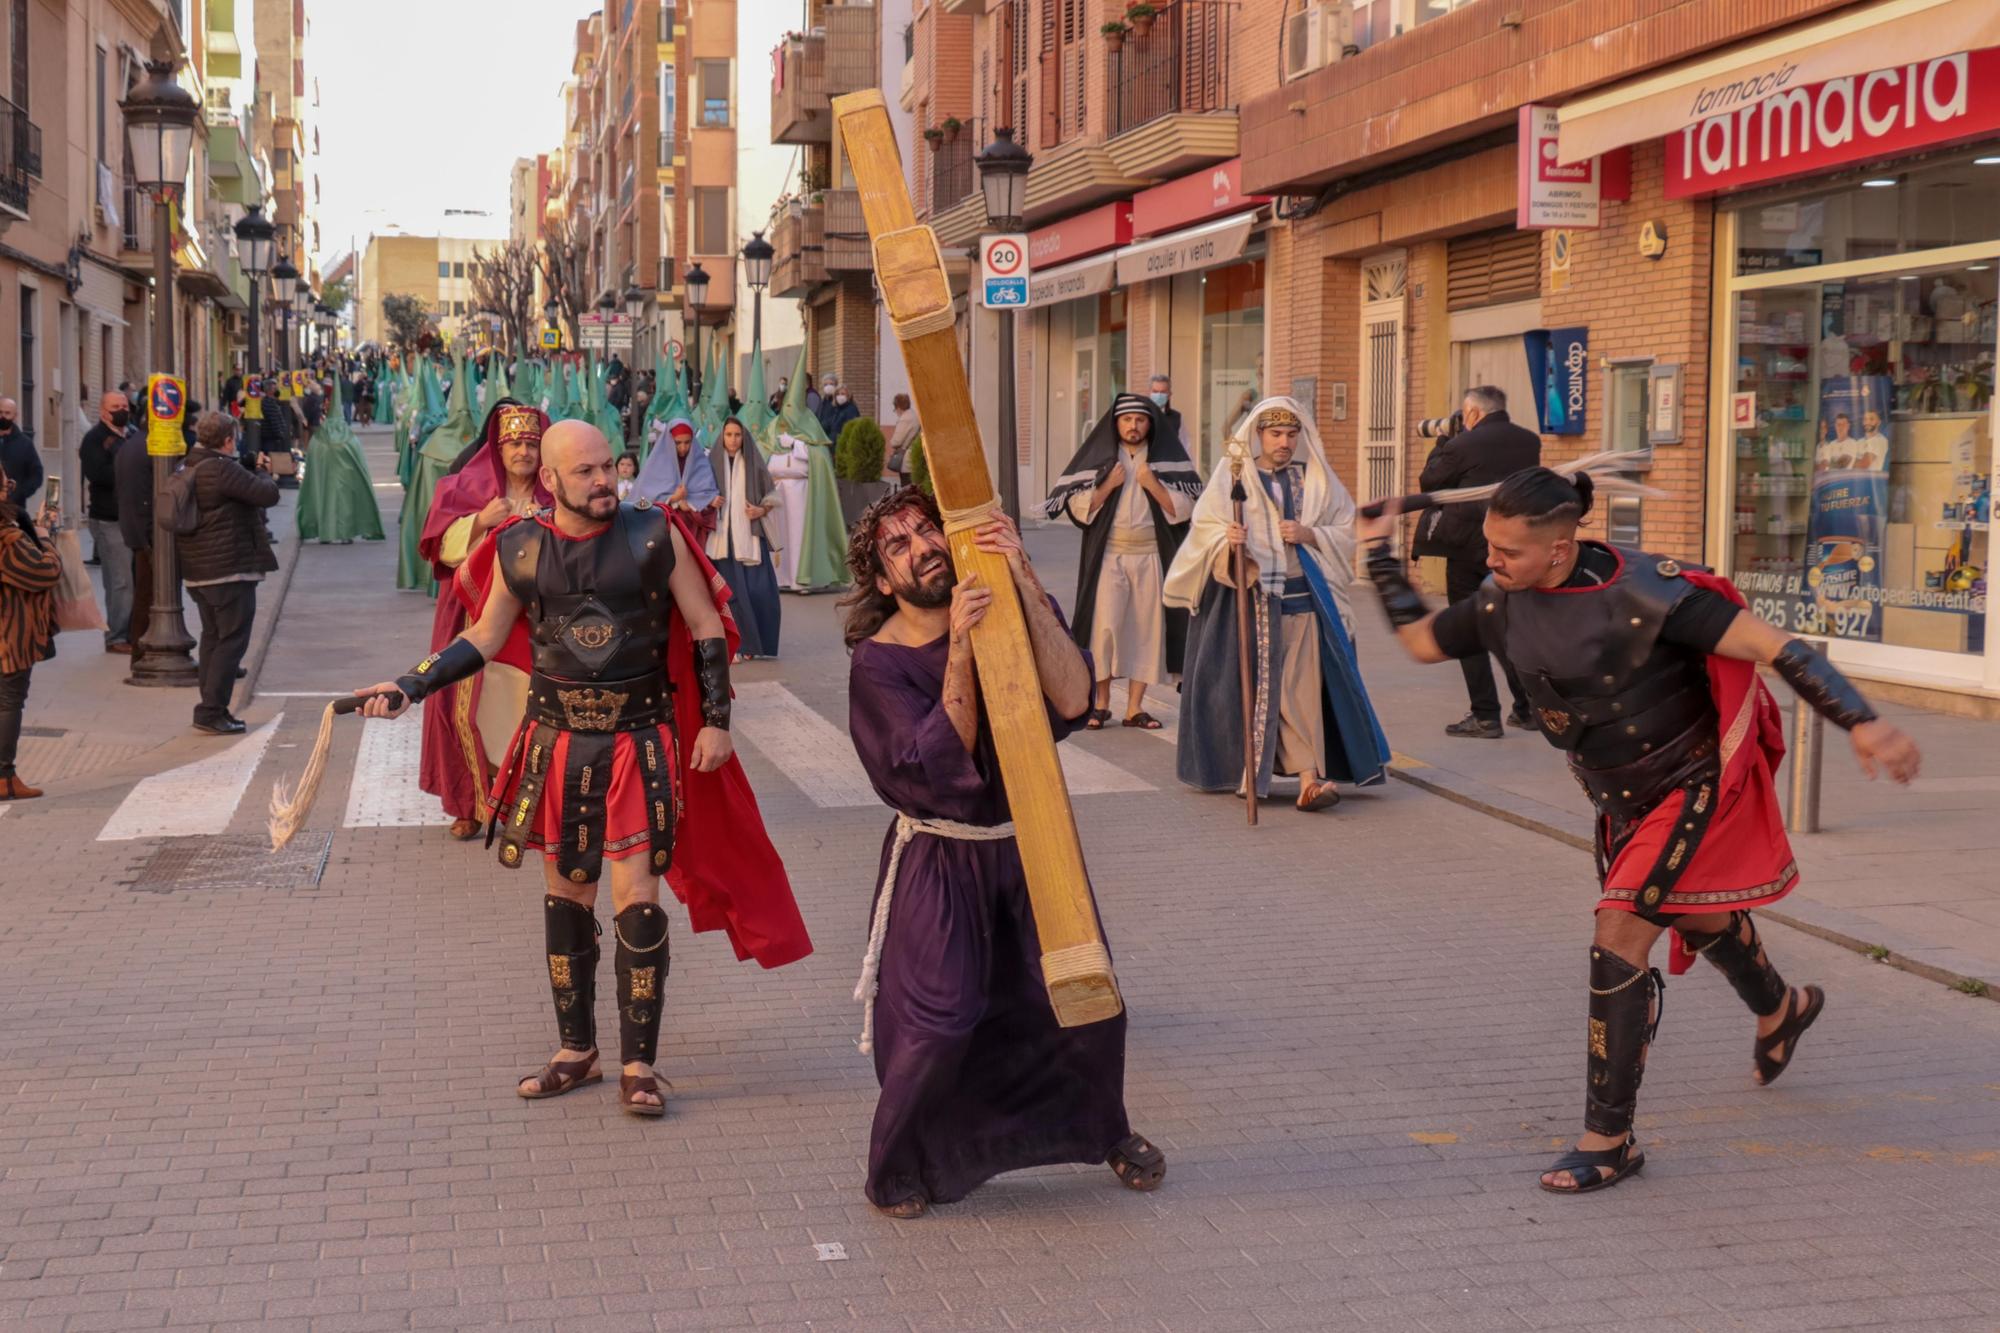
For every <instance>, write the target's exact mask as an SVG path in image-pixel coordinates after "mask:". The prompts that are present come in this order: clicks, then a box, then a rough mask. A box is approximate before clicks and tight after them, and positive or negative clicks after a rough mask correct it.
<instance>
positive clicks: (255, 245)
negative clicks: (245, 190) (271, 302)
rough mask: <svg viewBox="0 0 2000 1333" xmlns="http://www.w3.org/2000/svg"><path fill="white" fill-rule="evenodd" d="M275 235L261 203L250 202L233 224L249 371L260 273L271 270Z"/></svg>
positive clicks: (254, 359)
mask: <svg viewBox="0 0 2000 1333" xmlns="http://www.w3.org/2000/svg"><path fill="white" fill-rule="evenodd" d="M277 234H278V229H277V228H276V227H274V226H273V225H271V220H270V219H269V218H267V217H265V216H264V206H263V205H262V204H252V205H250V207H248V208H246V209H245V210H243V220H242V221H241V222H238V223H237V224H236V251H237V262H239V263H240V264H242V266H243V273H244V276H246V277H248V278H249V279H250V360H249V363H248V365H247V366H245V370H246V371H247V372H249V373H251V374H254V373H256V370H257V312H258V304H259V298H260V297H261V295H262V293H263V287H264V275H265V274H266V273H269V272H270V271H271V250H272V248H273V247H274V246H275V245H276V244H277V241H276V237H277Z"/></svg>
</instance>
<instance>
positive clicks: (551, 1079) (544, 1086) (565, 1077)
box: [514, 1051, 604, 1102]
mask: <svg viewBox="0 0 2000 1333" xmlns="http://www.w3.org/2000/svg"><path fill="white" fill-rule="evenodd" d="M596 1064H597V1052H596V1051H592V1052H591V1053H590V1055H589V1056H588V1057H587V1058H585V1059H582V1060H551V1061H549V1062H548V1063H547V1064H545V1065H543V1066H542V1067H541V1069H540V1070H539V1071H538V1072H536V1073H533V1074H526V1075H523V1076H522V1078H521V1081H520V1082H519V1083H517V1084H515V1085H514V1091H515V1092H518V1093H519V1094H521V1096H523V1097H525V1098H527V1099H528V1100H529V1101H531V1102H536V1101H540V1100H541V1099H542V1098H544V1097H560V1096H562V1095H563V1094H564V1093H565V1092H574V1091H575V1090H576V1089H578V1088H581V1087H585V1086H588V1085H589V1084H592V1083H602V1082H603V1081H604V1072H603V1071H602V1070H600V1069H597V1068H595V1066H596ZM529 1079H533V1080H535V1087H536V1091H534V1092H530V1091H528V1080H529Z"/></svg>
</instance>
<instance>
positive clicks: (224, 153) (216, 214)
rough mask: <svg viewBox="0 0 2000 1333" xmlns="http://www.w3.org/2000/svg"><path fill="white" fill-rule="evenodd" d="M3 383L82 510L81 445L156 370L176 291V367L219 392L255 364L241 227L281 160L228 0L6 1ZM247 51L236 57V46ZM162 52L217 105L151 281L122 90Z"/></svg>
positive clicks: (150, 244)
mask: <svg viewBox="0 0 2000 1333" xmlns="http://www.w3.org/2000/svg"><path fill="white" fill-rule="evenodd" d="M0 48H4V59H0V68H4V69H6V70H9V71H11V74H10V75H9V76H8V78H7V83H6V87H5V88H4V90H0V91H4V96H0V393H4V394H5V395H6V396H8V397H11V398H14V399H15V400H16V401H17V402H18V403H19V405H20V420H21V423H22V424H23V426H25V427H26V428H27V429H29V430H32V431H33V432H34V433H35V437H36V444H37V446H38V447H39V448H40V449H41V451H42V454H43V461H44V466H45V468H46V470H47V471H48V473H49V474H51V475H52V476H58V477H62V478H64V480H65V484H64V487H63V492H64V493H63V502H64V509H65V512H66V513H67V514H68V515H69V516H71V517H75V516H76V515H77V514H79V513H80V512H81V508H80V506H81V487H80V486H78V485H77V484H76V481H77V477H78V473H77V468H76V450H77V445H78V443H79V441H80V439H81V437H82V434H83V432H84V431H85V430H87V429H88V427H89V425H90V424H91V422H92V421H94V419H95V416H96V400H97V398H98V397H99V396H100V395H101V394H102V393H103V392H104V391H105V390H106V389H107V388H113V387H116V386H117V385H118V384H120V383H122V382H126V381H133V382H137V381H141V380H143V379H144V377H145V375H146V374H147V373H148V372H149V371H151V370H154V369H157V368H159V367H158V366H157V365H156V358H155V355H154V346H153V310H154V302H155V301H156V300H167V301H170V302H171V303H172V306H173V309H172V315H171V322H172V327H173V329H174V343H175V346H174V353H175V355H174V357H173V369H175V370H176V371H177V372H179V373H181V374H184V375H186V376H187V377H188V379H189V383H190V396H191V397H192V398H194V399H196V400H199V401H213V398H214V394H215V391H216V387H217V385H218V384H219V382H220V381H221V379H222V378H223V377H225V376H226V375H227V374H229V373H230V372H231V371H232V370H234V369H235V368H237V367H238V366H240V364H241V362H242V357H243V353H244V338H245V335H246V332H247V326H246V325H245V323H244V319H243V314H242V312H243V310H244V307H245V298H247V295H248V286H247V284H246V282H245V280H244V278H243V275H242V273H241V271H240V269H239V268H238V267H237V265H236V263H235V260H234V258H233V251H234V245H233V236H232V235H231V232H230V228H231V227H232V226H233V224H234V221H235V219H236V218H237V217H240V216H241V207H242V203H243V202H261V199H262V194H263V190H264V186H265V182H266V173H265V171H264V170H263V168H262V167H261V165H260V163H259V161H258V159H257V156H256V154H255V153H254V151H252V149H251V148H250V146H249V144H248V143H247V142H246V139H245V135H244V132H243V124H244V114H245V113H247V110H248V108H247V106H245V105H244V104H243V102H242V90H243V89H244V88H245V87H247V82H246V81H245V80H244V77H243V71H242V69H241V65H240V49H241V46H240V42H239V41H238V32H237V25H236V15H235V12H234V8H233V6H232V5H231V4H229V3H228V0H67V2H66V3H48V0H8V3H6V4H5V5H4V6H0ZM232 56H237V57H238V59H237V60H236V61H232V59H231V57H232ZM149 59H162V60H167V61H170V62H172V63H173V64H174V65H175V67H176V69H177V70H178V77H179V78H180V80H181V82H182V84H183V86H185V87H187V88H188V89H189V91H190V92H191V93H192V94H193V95H194V96H195V97H196V98H197V99H198V100H199V101H200V102H201V103H202V105H203V108H204V114H203V116H202V121H201V127H200V130H199V132H198V133H197V136H196V140H195V145H194V151H193V155H192V160H191V163H190V169H189V174H188V180H187V183H186V189H185V192H184V195H183V197H182V199H181V200H180V201H179V203H178V205H177V206H176V208H175V210H174V211H173V214H172V217H173V226H174V231H173V233H172V234H171V235H170V236H169V237H168V247H169V254H170V256H171V267H172V273H173V280H172V282H171V283H170V284H169V285H168V288H167V290H166V291H164V292H155V290H154V287H153V271H154V235H155V231H154V228H155V225H156V221H155V209H154V204H153V201H152V200H151V199H149V198H147V197H145V196H143V195H141V194H140V193H139V192H138V190H137V187H136V185H135V183H134V177H133V172H132V170H131V163H130V158H129V155H128V153H127V148H126V142H125V130H124V118H123V115H122V113H121V112H120V110H119V103H120V102H121V101H122V100H123V98H124V97H125V95H126V93H127V92H128V91H129V90H130V89H131V88H132V87H133V86H134V85H136V84H137V83H138V82H140V81H141V80H142V79H144V78H145V77H146V72H145V64H146V62H147V61H148V60H149Z"/></svg>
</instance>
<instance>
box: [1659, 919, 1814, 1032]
mask: <svg viewBox="0 0 2000 1333" xmlns="http://www.w3.org/2000/svg"><path fill="white" fill-rule="evenodd" d="M1746 934H1747V935H1748V936H1749V937H1750V938H1749V940H1748V941H1747V942H1746V941H1745V940H1744V938H1743V937H1744V935H1746ZM1681 938H1682V939H1684V940H1686V941H1687V944H1688V947H1689V948H1690V949H1693V950H1694V951H1695V952H1696V953H1698V954H1701V955H1702V956H1703V957H1705V958H1707V959H1708V961H1709V962H1711V963H1714V964H1715V966H1716V968H1717V970H1719V971H1720V972H1721V973H1722V975H1723V976H1725V977H1728V978H1729V984H1730V985H1731V986H1734V987H1735V988H1736V993H1737V994H1738V995H1740V996H1742V997H1743V1003H1745V1004H1747V1005H1749V1006H1750V1012H1751V1013H1753V1014H1755V1015H1757V1016H1758V1017H1759V1018H1768V1017H1770V1016H1771V1015H1772V1014H1775V1013H1777V1012H1778V1010H1780V1009H1782V1008H1783V1007H1784V1004H1785V994H1786V991H1787V989H1788V988H1787V987H1786V985H1785V979H1784V978H1783V977H1781V976H1779V975H1778V969H1777V968H1775V967H1772V966H1771V960H1770V958H1769V957H1768V956H1766V955H1765V953H1764V942H1763V941H1762V940H1760V939H1758V938H1757V923H1756V922H1755V921H1754V920H1752V919H1751V916H1750V914H1749V913H1748V912H1731V913H1730V914H1729V927H1728V929H1726V930H1724V931H1722V932H1721V933H1719V934H1715V935H1704V934H1702V933H1701V932H1699V931H1693V930H1683V931H1681Z"/></svg>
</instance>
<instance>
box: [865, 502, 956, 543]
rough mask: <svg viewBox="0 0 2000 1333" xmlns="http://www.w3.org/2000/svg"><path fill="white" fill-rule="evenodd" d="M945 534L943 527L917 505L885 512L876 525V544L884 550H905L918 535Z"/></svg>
mask: <svg viewBox="0 0 2000 1333" xmlns="http://www.w3.org/2000/svg"><path fill="white" fill-rule="evenodd" d="M943 535H944V531H943V529H941V528H939V527H938V525H937V523H936V522H935V521H933V520H932V518H931V516H930V515H929V514H926V513H925V512H924V511H923V510H922V509H920V508H919V507H917V506H916V505H905V506H903V507H902V508H901V509H898V510H896V511H895V512H893V513H890V514H885V515H883V517H882V521H881V522H880V523H877V524H876V525H875V545H876V546H877V547H878V548H880V549H881V550H883V551H900V550H903V549H904V548H905V547H907V546H909V545H910V543H911V542H913V541H915V540H916V539H917V538H918V537H923V536H939V537H941V536H943Z"/></svg>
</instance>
